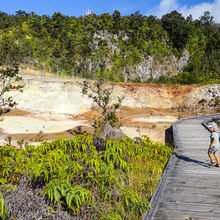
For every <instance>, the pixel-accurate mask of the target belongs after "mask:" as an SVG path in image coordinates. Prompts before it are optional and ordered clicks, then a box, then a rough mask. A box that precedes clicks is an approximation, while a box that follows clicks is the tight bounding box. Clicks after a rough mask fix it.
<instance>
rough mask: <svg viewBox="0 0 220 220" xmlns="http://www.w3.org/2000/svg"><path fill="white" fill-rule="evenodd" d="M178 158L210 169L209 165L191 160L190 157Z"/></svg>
mask: <svg viewBox="0 0 220 220" xmlns="http://www.w3.org/2000/svg"><path fill="white" fill-rule="evenodd" d="M176 157H177V158H179V159H180V160H184V161H186V162H193V163H196V164H198V165H201V166H203V167H209V166H208V164H207V163H205V162H203V161H200V160H194V159H191V158H189V157H186V156H180V155H176Z"/></svg>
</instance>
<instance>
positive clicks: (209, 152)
mask: <svg viewBox="0 0 220 220" xmlns="http://www.w3.org/2000/svg"><path fill="white" fill-rule="evenodd" d="M218 150H219V149H218V148H216V147H215V146H212V148H209V149H208V154H216V153H217V152H218Z"/></svg>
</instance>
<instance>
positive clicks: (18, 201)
mask: <svg viewBox="0 0 220 220" xmlns="http://www.w3.org/2000/svg"><path fill="white" fill-rule="evenodd" d="M171 154H172V149H171V148H170V147H168V146H166V145H162V144H160V143H152V142H151V140H150V139H149V138H148V137H147V136H144V137H143V138H142V139H137V140H132V139H130V138H128V137H126V138H124V139H121V140H112V139H106V140H105V141H104V142H102V144H101V145H100V144H99V143H97V140H96V137H93V136H90V135H77V136H76V137H74V138H73V139H70V140H63V139H59V140H56V141H54V142H51V143H48V142H44V143H42V144H41V145H39V146H38V147H35V146H31V145H29V146H27V147H26V149H15V148H14V147H13V146H1V147H0V193H1V194H0V216H1V218H2V219H8V218H12V217H14V218H16V219H38V218H44V219H46V218H47V219H54V218H60V217H61V216H62V219H72V218H73V217H76V218H80V219H137V218H139V219H140V218H141V216H142V215H143V214H144V213H145V212H146V211H147V210H148V209H149V208H150V207H149V200H150V198H151V197H152V194H153V192H154V189H155V187H156V185H157V182H158V180H159V179H160V176H161V174H162V171H163V169H164V166H165V164H166V163H167V161H168V159H169V157H170V155H171Z"/></svg>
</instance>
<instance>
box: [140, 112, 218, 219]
mask: <svg viewBox="0 0 220 220" xmlns="http://www.w3.org/2000/svg"><path fill="white" fill-rule="evenodd" d="M217 116H218V117H220V115H217ZM211 117H212V116H200V117H197V118H193V119H185V120H180V121H178V122H176V123H174V125H173V131H174V141H175V146H178V147H177V155H176V157H174V159H173V161H172V164H171V166H170V167H169V168H168V169H167V170H166V175H165V174H164V175H163V177H162V179H163V181H162V182H161V183H160V186H158V188H157V191H156V192H155V193H157V194H156V195H157V196H154V197H153V199H154V206H153V208H152V210H151V212H149V213H148V215H145V216H144V217H143V219H153V220H166V219H168V220H182V219H183V220H189V219H191V220H217V219H218V220H220V168H217V167H211V168H210V167H209V166H208V163H209V158H208V156H207V150H208V146H209V136H210V133H209V132H208V130H207V129H206V128H205V127H204V126H203V125H202V123H203V122H204V120H205V119H208V118H211Z"/></svg>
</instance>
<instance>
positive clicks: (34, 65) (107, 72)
mask: <svg viewBox="0 0 220 220" xmlns="http://www.w3.org/2000/svg"><path fill="white" fill-rule="evenodd" d="M219 45H220V31H219V28H218V26H217V25H216V24H215V23H214V22H213V17H212V16H211V15H210V13H209V12H205V13H204V15H203V16H201V18H200V19H198V20H193V18H192V17H190V16H189V17H188V18H186V19H185V18H184V17H183V16H182V15H181V14H180V13H178V12H176V11H173V12H171V13H169V14H166V15H164V16H162V18H161V19H157V18H156V17H154V16H149V17H147V16H143V15H141V14H140V13H139V12H136V13H134V14H131V15H129V16H121V15H120V12H119V11H115V12H114V13H113V14H112V15H110V14H108V13H104V14H102V15H96V14H90V15H88V16H85V17H78V18H77V17H74V16H70V17H69V16H65V15H62V14H61V13H54V14H53V16H51V17H50V16H46V15H43V16H39V15H36V14H34V13H33V12H32V13H26V12H25V11H17V12H16V14H15V15H8V14H7V13H4V12H0V62H1V63H2V64H4V65H11V64H12V63H13V62H15V61H16V62H17V63H18V64H19V65H20V67H21V68H24V69H25V68H31V69H35V70H40V71H42V72H52V73H54V74H56V75H71V76H80V77H83V78H85V77H86V78H91V79H94V78H101V77H102V78H105V79H106V80H110V81H116V82H117V81H124V82H162V83H163V82H164V83H174V84H176V83H181V84H192V83H204V84H210V83H218V82H219V78H220V77H219V73H220V72H219V70H220V68H219V66H220V65H219V64H220V60H219V53H220V52H219V51H220V50H219Z"/></svg>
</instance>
